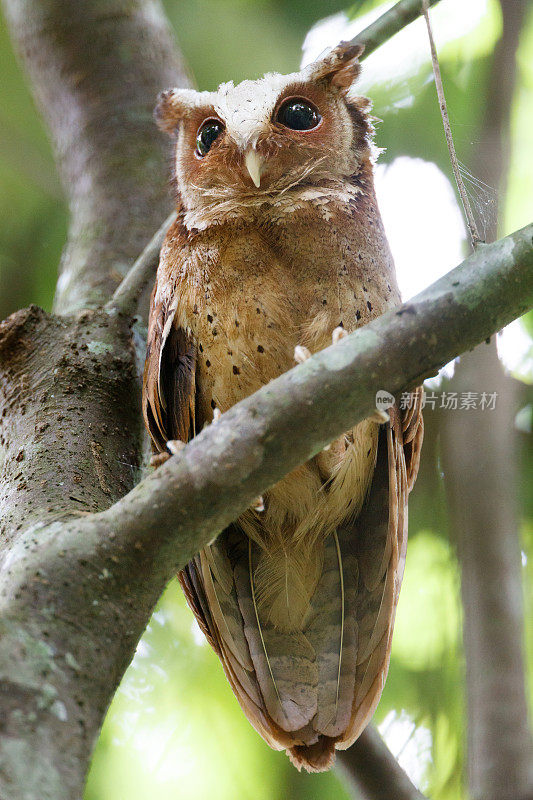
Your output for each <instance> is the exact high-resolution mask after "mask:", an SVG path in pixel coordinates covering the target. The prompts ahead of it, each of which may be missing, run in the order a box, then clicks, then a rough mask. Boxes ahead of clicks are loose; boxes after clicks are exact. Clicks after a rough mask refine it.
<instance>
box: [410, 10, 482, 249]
mask: <svg viewBox="0 0 533 800" xmlns="http://www.w3.org/2000/svg"><path fill="white" fill-rule="evenodd" d="M422 10H423V14H424V18H425V20H426V27H427V29H428V37H429V46H430V49H431V63H432V64H433V74H434V76H435V87H436V89H437V97H438V99H439V107H440V113H441V117H442V124H443V126H444V134H445V136H446V144H447V145H448V151H449V153H450V161H451V162H452V169H453V174H454V177H455V182H456V184H457V189H458V190H459V196H460V198H461V202H462V204H463V209H464V212H465V217H466V224H467V225H468V230H469V232H470V239H471V241H472V247H473V249H474V250H475V249H476V247H477V245H478V244H479V243H480V242H481V241H482V239H481V237H480V235H479V231H478V228H477V225H476V220H475V219H474V215H473V213H472V207H471V205H470V200H469V199H468V195H467V193H466V189H465V185H464V182H463V178H462V177H461V171H460V169H459V162H458V161H457V154H456V152H455V145H454V143H453V136H452V129H451V126H450V118H449V116H448V107H447V105H446V98H445V96H444V87H443V85H442V77H441V74H440V66H439V58H438V56H437V48H436V47H435V40H434V39H433V31H432V29H431V21H430V19H429V3H428V0H422Z"/></svg>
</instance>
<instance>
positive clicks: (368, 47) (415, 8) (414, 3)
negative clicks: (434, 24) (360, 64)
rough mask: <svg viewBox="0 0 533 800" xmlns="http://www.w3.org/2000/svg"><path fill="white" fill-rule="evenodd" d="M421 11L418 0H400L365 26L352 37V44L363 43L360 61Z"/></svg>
mask: <svg viewBox="0 0 533 800" xmlns="http://www.w3.org/2000/svg"><path fill="white" fill-rule="evenodd" d="M438 2H439V0H429V4H430V5H432V6H434V5H436V4H437V3H438ZM421 13H422V8H421V6H420V0H400V2H399V3H396V5H395V6H393V7H392V8H390V9H389V10H388V11H386V12H385V13H384V14H382V15H381V17H378V19H377V20H376V21H375V22H373V23H372V24H371V25H369V26H368V27H367V28H365V29H364V30H363V31H361V33H358V34H357V36H354V38H353V39H352V43H353V44H363V45H364V46H365V52H364V53H363V54H362V55H361V61H362V60H363V58H366V57H367V56H369V55H370V53H373V52H374V50H377V48H378V47H381V45H382V44H384V43H385V42H386V41H388V40H389V39H391V38H392V37H393V36H394V34H396V33H399V31H401V30H402V28H405V27H406V25H409V23H410V22H414V20H415V19H418V17H419V16H420V15H421Z"/></svg>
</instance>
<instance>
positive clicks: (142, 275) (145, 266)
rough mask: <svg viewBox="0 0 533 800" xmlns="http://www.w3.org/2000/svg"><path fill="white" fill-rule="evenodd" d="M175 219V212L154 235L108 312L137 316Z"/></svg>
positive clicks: (109, 305) (118, 289)
mask: <svg viewBox="0 0 533 800" xmlns="http://www.w3.org/2000/svg"><path fill="white" fill-rule="evenodd" d="M175 219H176V212H175V211H173V212H172V214H169V216H168V217H167V218H166V220H165V221H164V222H163V224H162V225H161V227H160V228H159V230H158V231H156V232H155V233H154V235H153V236H152V238H151V239H150V241H149V242H148V244H147V245H146V247H145V248H144V250H143V251H142V253H141V255H140V256H139V258H138V259H137V260H136V262H135V263H134V265H133V266H132V268H131V269H130V271H129V272H128V274H127V275H126V277H125V278H124V280H123V281H122V282H121V283H120V285H119V286H118V287H117V289H116V290H115V293H114V294H113V297H112V298H111V300H110V301H109V302H108V303H107V304H106V309H107V311H109V312H113V311H119V312H121V313H122V314H127V315H128V316H130V317H133V316H134V315H135V313H136V311H137V305H138V302H139V297H140V296H141V295H142V293H143V292H144V290H145V289H146V287H147V285H148V284H149V283H150V281H151V280H153V279H154V277H155V273H156V270H157V265H158V264H159V251H160V250H161V246H162V244H163V241H164V239H165V236H166V235H167V231H168V229H169V228H170V226H171V225H172V223H173V222H174V221H175Z"/></svg>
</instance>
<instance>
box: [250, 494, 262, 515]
mask: <svg viewBox="0 0 533 800" xmlns="http://www.w3.org/2000/svg"><path fill="white" fill-rule="evenodd" d="M252 508H253V510H254V511H258V512H259V513H261V511H264V510H265V501H264V500H263V495H259V497H256V498H255V500H254V502H253V503H252Z"/></svg>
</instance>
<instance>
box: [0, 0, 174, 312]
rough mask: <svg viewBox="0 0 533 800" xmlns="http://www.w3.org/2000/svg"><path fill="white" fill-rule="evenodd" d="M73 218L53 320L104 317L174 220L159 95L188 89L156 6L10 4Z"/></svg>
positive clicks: (17, 0)
mask: <svg viewBox="0 0 533 800" xmlns="http://www.w3.org/2000/svg"><path fill="white" fill-rule="evenodd" d="M3 3H4V8H5V12H6V17H7V20H8V22H9V25H10V28H11V34H12V37H13V40H14V42H15V44H16V46H17V48H18V50H19V53H20V55H21V56H22V59H23V61H24V64H25V66H26V69H27V71H28V73H29V76H30V78H31V83H32V88H33V91H34V93H35V96H36V99H37V102H38V104H39V107H40V109H41V112H42V114H43V117H44V119H45V120H46V122H47V124H48V127H49V129H50V132H51V136H52V140H53V143H54V147H55V150H56V154H57V161H58V167H59V172H60V176H61V180H62V183H63V187H64V191H65V193H66V195H67V198H68V201H69V207H70V230H69V237H68V244H67V247H66V250H65V252H64V255H63V259H62V265H61V271H60V272H61V274H60V279H59V282H58V287H57V293H56V302H55V305H56V308H57V310H59V311H61V312H63V313H66V312H67V311H69V310H73V309H77V308H84V307H96V306H99V305H101V304H102V303H104V302H106V301H107V300H108V299H109V297H110V295H111V294H112V292H113V290H114V289H115V288H116V286H117V284H118V282H119V281H120V280H121V278H122V276H123V275H124V274H125V272H126V270H127V269H128V268H129V266H130V264H131V262H132V260H133V259H134V258H135V257H136V256H137V254H138V253H139V252H140V250H141V248H142V247H143V245H144V243H145V242H146V241H147V240H148V239H149V238H150V236H151V235H152V233H153V231H154V230H155V229H156V227H157V226H158V225H159V224H160V221H161V220H162V219H163V218H164V217H165V215H166V214H167V213H168V211H169V210H170V204H171V203H170V196H169V193H168V191H167V168H166V164H165V153H166V152H167V147H168V145H167V142H166V141H165V139H164V137H163V136H162V134H159V133H158V132H157V130H156V128H155V125H154V123H153V119H152V110H153V107H154V103H155V98H156V96H157V93H158V92H159V91H161V89H162V88H165V87H167V86H176V85H180V86H185V85H187V84H188V81H187V78H186V75H185V73H184V69H183V66H182V64H181V61H180V59H179V57H178V55H177V51H176V49H175V46H174V43H173V41H172V37H171V34H170V31H169V28H168V25H167V22H166V19H165V16H164V14H163V11H162V8H161V6H160V3H159V0H106V2H105V3H101V2H97V0H84V2H82V3H76V4H75V11H73V4H72V0H40V2H38V3H36V2H34V0H3Z"/></svg>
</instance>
